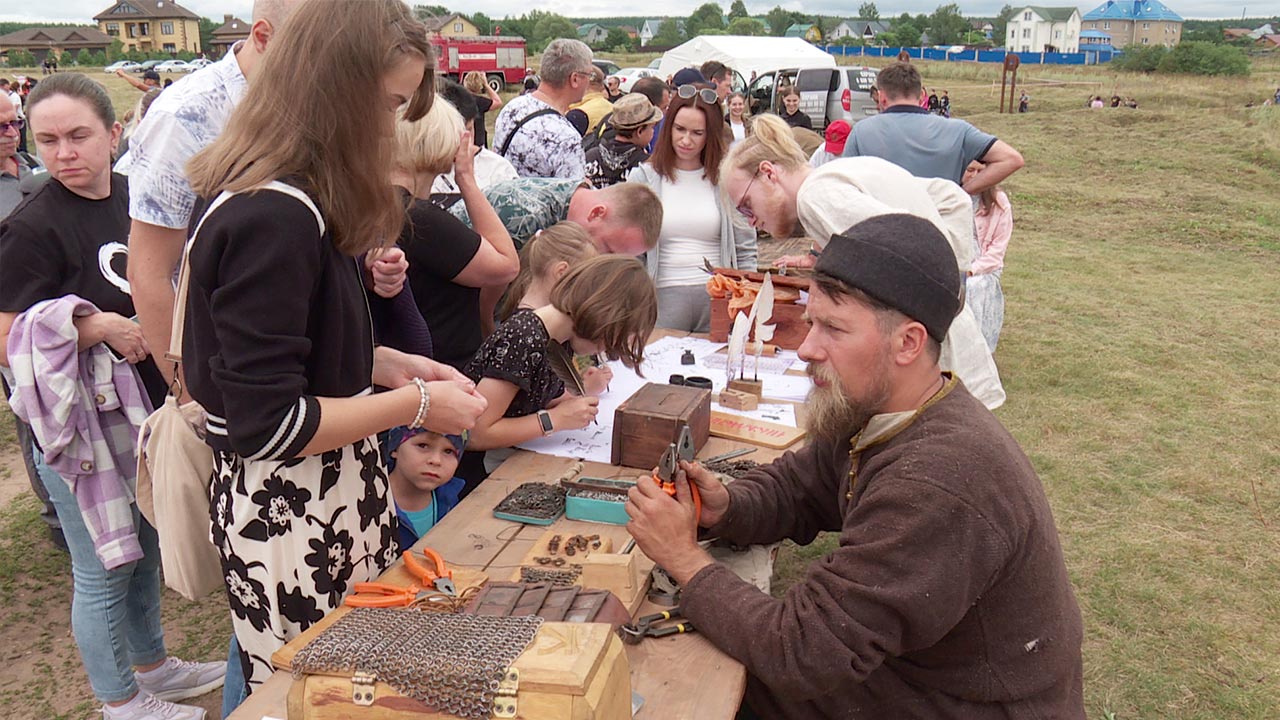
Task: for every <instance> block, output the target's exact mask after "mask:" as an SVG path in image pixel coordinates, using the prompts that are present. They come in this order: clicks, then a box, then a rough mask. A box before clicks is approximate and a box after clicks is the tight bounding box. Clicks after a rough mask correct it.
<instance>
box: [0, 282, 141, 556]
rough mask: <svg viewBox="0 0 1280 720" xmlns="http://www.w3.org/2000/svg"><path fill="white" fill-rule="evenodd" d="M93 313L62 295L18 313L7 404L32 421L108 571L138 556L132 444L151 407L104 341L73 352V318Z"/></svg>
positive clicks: (127, 366)
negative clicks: (72, 497) (74, 498)
mask: <svg viewBox="0 0 1280 720" xmlns="http://www.w3.org/2000/svg"><path fill="white" fill-rule="evenodd" d="M96 312H98V308H97V307H95V306H94V305H93V303H91V302H89V301H87V300H84V299H82V298H79V297H76V296H75V295H67V296H64V297H61V298H56V299H53V300H44V301H41V302H38V303H36V304H35V305H32V306H31V307H30V308H28V309H27V310H26V312H23V313H22V314H20V315H18V317H17V319H16V320H15V321H14V323H13V329H12V330H10V332H9V344H8V351H9V368H10V369H11V370H12V371H13V376H14V380H15V384H14V387H13V395H12V397H10V398H9V405H10V407H12V409H13V412H14V414H15V415H17V416H18V417H19V418H22V420H24V421H25V422H27V423H28V424H29V425H31V430H32V432H33V434H34V435H35V437H36V440H37V441H38V442H39V443H40V448H41V450H43V451H44V457H45V463H46V464H48V465H49V467H51V468H53V470H55V471H56V472H57V473H58V474H59V475H61V476H62V479H63V480H65V481H66V482H67V484H68V485H70V486H71V492H72V493H74V494H75V496H76V503H77V504H78V505H79V506H80V512H81V513H82V514H83V515H84V523H85V526H86V527H87V528H88V530H89V536H90V537H91V538H93V547H94V551H95V552H96V553H97V555H98V559H99V560H101V561H102V564H103V566H104V567H106V568H107V569H108V570H110V569H112V568H116V567H119V566H121V565H124V564H126V563H130V562H134V561H136V560H139V559H141V558H142V546H141V545H140V544H139V543H138V534H137V532H138V528H137V526H136V525H135V523H134V510H133V502H134V482H135V480H136V477H137V460H136V459H135V456H134V445H135V443H136V442H137V439H138V429H139V428H140V427H141V425H142V423H143V421H145V420H146V419H147V416H148V415H150V414H151V411H152V407H151V401H150V399H149V398H148V397H147V392H146V388H145V387H143V385H142V380H141V378H139V376H138V372H137V370H135V369H134V368H133V366H132V365H130V364H129V363H127V362H125V361H124V360H120V359H118V358H116V357H115V355H113V354H112V352H111V350H110V349H109V348H108V347H107V345H106V343H99V344H97V345H94V346H93V347H91V348H89V349H87V350H85V351H84V352H79V351H77V350H76V343H77V341H78V340H79V333H78V332H77V331H76V326H75V322H74V321H75V318H77V317H83V316H85V315H92V314H94V313H96Z"/></svg>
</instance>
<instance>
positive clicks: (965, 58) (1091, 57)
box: [818, 45, 1120, 65]
mask: <svg viewBox="0 0 1280 720" xmlns="http://www.w3.org/2000/svg"><path fill="white" fill-rule="evenodd" d="M818 47H819V48H821V49H822V50H824V51H826V52H828V53H830V54H832V55H838V56H841V57H849V56H854V57H857V56H864V57H889V58H893V57H897V56H898V53H901V52H902V51H904V50H905V51H906V53H907V54H908V55H910V56H911V57H913V58H918V59H921V60H940V61H949V62H982V63H1002V62H1004V59H1005V57H1006V56H1008V55H1017V56H1018V59H1019V60H1021V61H1022V64H1024V65H1027V64H1031V65H1097V64H1098V63H1104V62H1110V61H1111V59H1112V58H1113V57H1114V56H1116V55H1119V54H1120V53H1119V52H1117V51H1114V50H1086V51H1084V52H1078V53H1051V52H1014V53H1011V52H1009V51H1008V50H959V51H952V50H947V49H945V48H918V47H908V48H903V47H869V46H864V45H819V46H818Z"/></svg>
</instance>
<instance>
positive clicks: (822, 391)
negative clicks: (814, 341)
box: [804, 366, 889, 445]
mask: <svg viewBox="0 0 1280 720" xmlns="http://www.w3.org/2000/svg"><path fill="white" fill-rule="evenodd" d="M875 370H879V368H876V369H875ZM873 371H874V370H873ZM815 372H820V373H822V377H823V379H824V380H826V381H827V386H826V387H825V388H822V387H818V386H817V385H814V386H813V389H812V390H810V391H809V396H808V397H807V398H806V400H805V421H804V428H805V431H806V432H808V433H809V437H810V439H811V440H812V441H816V442H821V443H830V444H833V445H844V444H846V443H848V442H849V440H850V438H852V437H853V436H854V435H856V434H858V433H859V432H860V431H861V430H862V428H864V427H866V425H867V422H868V421H869V420H871V417H872V416H873V415H876V414H877V413H879V412H880V410H879V408H880V407H881V406H883V405H884V403H885V401H886V400H887V399H888V397H889V388H888V384H887V382H886V381H885V378H884V377H883V376H881V377H880V378H879V379H878V381H877V382H876V383H875V384H874V385H873V386H872V388H871V392H870V397H868V398H862V399H859V400H856V401H855V400H852V399H850V398H849V396H848V395H847V394H846V393H845V391H844V388H843V387H842V386H841V385H840V380H839V379H838V378H837V377H835V375H834V373H829V372H823V370H822V369H818V370H816V371H815V369H814V368H813V366H810V370H809V373H810V375H813V374H814V373H815Z"/></svg>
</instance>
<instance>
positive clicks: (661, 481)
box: [653, 425, 702, 520]
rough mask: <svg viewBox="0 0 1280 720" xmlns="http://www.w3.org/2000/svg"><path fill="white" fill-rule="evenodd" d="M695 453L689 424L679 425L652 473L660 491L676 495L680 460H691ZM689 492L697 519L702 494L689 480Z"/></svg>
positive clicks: (696, 452) (700, 508)
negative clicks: (676, 432) (674, 436)
mask: <svg viewBox="0 0 1280 720" xmlns="http://www.w3.org/2000/svg"><path fill="white" fill-rule="evenodd" d="M697 454H698V450H697V448H695V447H694V446H693V433H692V432H690V431H689V426H688V425H682V426H680V436H679V437H678V438H677V440H676V442H673V443H671V444H670V445H668V446H667V449H666V450H664V451H663V453H662V458H661V459H660V460H658V469H657V470H656V471H655V472H654V474H653V480H654V482H656V483H658V485H660V486H662V492H664V493H666V494H668V495H670V496H671V497H675V496H676V473H677V472H679V471H680V461H681V460H684V461H685V462H693V456H694V455H697ZM689 492H690V493H691V494H692V495H693V517H694V519H695V520H697V519H698V518H701V517H702V495H701V494H699V493H698V486H697V485H696V484H694V483H693V482H692V481H690V482H689Z"/></svg>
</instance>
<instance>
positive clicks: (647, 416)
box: [612, 383, 711, 470]
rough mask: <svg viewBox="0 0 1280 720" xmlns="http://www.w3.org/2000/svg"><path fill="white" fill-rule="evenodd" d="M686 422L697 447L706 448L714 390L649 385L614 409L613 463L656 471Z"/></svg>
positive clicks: (678, 437)
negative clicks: (659, 462)
mask: <svg viewBox="0 0 1280 720" xmlns="http://www.w3.org/2000/svg"><path fill="white" fill-rule="evenodd" d="M684 425H688V426H689V430H690V432H692V433H693V445H694V447H695V448H699V449H700V448H702V446H703V445H705V444H706V442H707V436H708V435H709V434H710V432H711V391H710V390H705V389H702V388H692V387H684V386H680V385H659V384H657V383H648V384H646V385H645V386H644V387H642V388H640V389H639V390H637V391H636V392H635V394H634V395H632V396H631V397H629V398H627V399H626V400H625V401H624V402H623V403H622V404H621V405H619V406H618V409H617V411H616V412H614V415H613V454H612V462H613V464H614V465H625V466H627V467H633V468H640V469H642V470H652V469H653V467H654V466H655V465H657V464H658V460H659V459H660V458H661V457H662V453H663V451H664V450H666V449H667V447H668V446H669V445H670V444H671V443H673V442H676V441H677V440H679V439H680V428H681V427H682V426H684Z"/></svg>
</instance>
